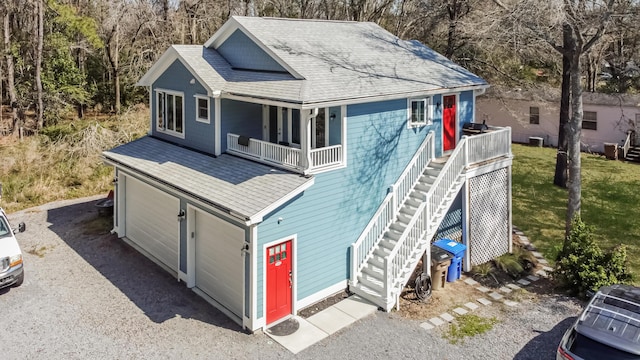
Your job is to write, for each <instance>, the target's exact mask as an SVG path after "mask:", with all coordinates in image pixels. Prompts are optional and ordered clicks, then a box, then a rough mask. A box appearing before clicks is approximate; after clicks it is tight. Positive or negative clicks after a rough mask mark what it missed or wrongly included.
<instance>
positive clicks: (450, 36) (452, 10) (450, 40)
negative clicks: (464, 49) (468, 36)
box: [444, 0, 458, 59]
mask: <svg viewBox="0 0 640 360" xmlns="http://www.w3.org/2000/svg"><path fill="white" fill-rule="evenodd" d="M447 13H448V15H449V30H448V31H447V48H446V50H445V53H444V56H446V57H447V58H448V59H451V57H452V56H453V52H454V51H455V41H456V27H457V25H458V0H453V1H452V2H451V3H449V4H447Z"/></svg>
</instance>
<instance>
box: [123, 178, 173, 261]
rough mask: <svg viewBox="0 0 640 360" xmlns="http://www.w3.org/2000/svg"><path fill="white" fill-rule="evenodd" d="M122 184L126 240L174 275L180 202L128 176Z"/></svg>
mask: <svg viewBox="0 0 640 360" xmlns="http://www.w3.org/2000/svg"><path fill="white" fill-rule="evenodd" d="M125 181H126V182H125V189H126V190H125V203H126V208H125V219H126V222H125V224H126V230H125V234H126V237H127V238H128V239H129V240H131V241H133V242H134V243H135V244H136V245H138V246H140V247H141V248H142V249H143V250H145V251H146V252H148V253H149V254H151V255H152V256H153V257H155V258H156V259H157V260H158V261H160V262H161V263H162V264H164V265H166V266H167V267H169V269H172V270H174V271H176V272H177V271H178V269H179V262H180V222H178V212H179V211H180V200H179V199H178V198H177V197H174V196H171V195H169V194H167V193H165V192H162V191H160V190H158V189H156V188H154V187H152V186H150V185H147V184H145V183H143V182H141V181H139V180H137V179H135V178H133V177H131V176H127V177H126V180H125Z"/></svg>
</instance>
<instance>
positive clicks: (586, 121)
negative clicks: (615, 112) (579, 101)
mask: <svg viewBox="0 0 640 360" xmlns="http://www.w3.org/2000/svg"><path fill="white" fill-rule="evenodd" d="M582 128H583V129H587V130H598V113H597V112H595V111H585V112H583V113H582Z"/></svg>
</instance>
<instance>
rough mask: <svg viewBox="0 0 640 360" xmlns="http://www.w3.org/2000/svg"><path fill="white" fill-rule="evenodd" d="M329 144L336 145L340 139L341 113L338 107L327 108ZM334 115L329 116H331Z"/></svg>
mask: <svg viewBox="0 0 640 360" xmlns="http://www.w3.org/2000/svg"><path fill="white" fill-rule="evenodd" d="M328 114H329V146H331V145H338V144H340V142H341V141H342V126H341V122H342V120H341V119H342V114H341V113H340V107H332V108H329V112H328ZM332 115H333V116H334V117H333V118H331V116H332Z"/></svg>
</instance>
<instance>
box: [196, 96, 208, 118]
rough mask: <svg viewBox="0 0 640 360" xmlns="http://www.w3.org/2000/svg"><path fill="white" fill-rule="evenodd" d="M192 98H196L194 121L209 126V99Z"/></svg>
mask: <svg viewBox="0 0 640 360" xmlns="http://www.w3.org/2000/svg"><path fill="white" fill-rule="evenodd" d="M194 97H195V98H196V121H199V122H203V123H207V124H209V123H210V120H209V114H210V112H209V97H208V96H204V95H195V96H194Z"/></svg>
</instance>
